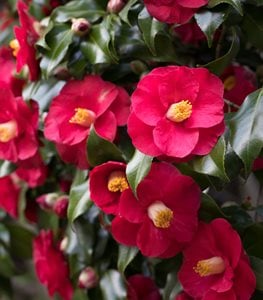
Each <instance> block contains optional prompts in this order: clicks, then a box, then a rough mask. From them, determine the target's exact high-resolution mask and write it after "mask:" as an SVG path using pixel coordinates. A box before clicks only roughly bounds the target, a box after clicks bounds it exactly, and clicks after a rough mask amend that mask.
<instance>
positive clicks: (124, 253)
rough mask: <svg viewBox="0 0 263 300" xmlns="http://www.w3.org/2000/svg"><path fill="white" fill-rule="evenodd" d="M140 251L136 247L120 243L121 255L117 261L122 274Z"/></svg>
mask: <svg viewBox="0 0 263 300" xmlns="http://www.w3.org/2000/svg"><path fill="white" fill-rule="evenodd" d="M138 251H139V250H138V248H136V247H126V246H123V245H119V255H118V263H117V266H118V270H119V272H121V273H122V274H123V273H124V271H125V269H126V268H127V266H128V265H129V263H130V262H131V261H132V260H133V259H134V257H135V256H136V255H137V253H138Z"/></svg>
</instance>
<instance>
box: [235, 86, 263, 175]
mask: <svg viewBox="0 0 263 300" xmlns="http://www.w3.org/2000/svg"><path fill="white" fill-rule="evenodd" d="M262 114H263V89H259V90H257V91H255V92H253V93H252V94H250V95H248V96H247V97H246V99H245V101H244V102H243V104H242V106H241V107H240V109H239V111H238V112H237V113H236V114H235V115H234V116H233V118H232V119H231V120H230V122H229V127H230V143H231V145H232V148H233V150H234V151H235V152H236V154H237V155H238V156H239V157H240V158H241V160H242V161H243V163H244V166H245V174H246V175H248V174H249V172H250V171H251V168H252V164H253V161H254V160H255V158H256V157H258V155H259V153H260V151H261V149H262V147H263V130H262V128H263V120H262Z"/></svg>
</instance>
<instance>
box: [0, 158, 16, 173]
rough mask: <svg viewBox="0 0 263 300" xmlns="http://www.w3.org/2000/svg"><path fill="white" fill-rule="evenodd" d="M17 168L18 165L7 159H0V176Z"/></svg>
mask: <svg viewBox="0 0 263 300" xmlns="http://www.w3.org/2000/svg"><path fill="white" fill-rule="evenodd" d="M15 169H16V165H15V164H13V163H11V162H10V161H7V160H1V161H0V177H4V176H7V175H9V174H10V173H12V172H13V171H14V170H15Z"/></svg>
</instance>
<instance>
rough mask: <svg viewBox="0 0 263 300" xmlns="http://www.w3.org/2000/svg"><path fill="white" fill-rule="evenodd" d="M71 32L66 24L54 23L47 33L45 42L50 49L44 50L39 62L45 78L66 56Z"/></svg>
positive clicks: (70, 40) (71, 35)
mask: <svg viewBox="0 0 263 300" xmlns="http://www.w3.org/2000/svg"><path fill="white" fill-rule="evenodd" d="M72 37H73V32H72V31H71V29H70V28H69V26H68V25H64V24H61V25H56V27H54V28H53V29H52V30H51V31H50V32H49V33H48V34H47V35H46V42H47V44H48V46H49V48H50V50H45V53H44V55H43V58H42V60H41V62H40V67H41V69H42V72H43V75H44V77H45V78H48V76H49V75H50V74H51V73H52V71H54V69H55V68H56V67H57V66H58V65H59V63H61V61H62V60H63V59H64V57H65V56H66V53H67V51H68V47H69V45H70V44H71V42H72Z"/></svg>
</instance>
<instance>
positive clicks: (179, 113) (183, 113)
mask: <svg viewBox="0 0 263 300" xmlns="http://www.w3.org/2000/svg"><path fill="white" fill-rule="evenodd" d="M191 114H192V104H191V102H190V101H189V100H182V101H180V102H178V103H174V104H172V105H171V106H170V107H169V109H168V111H167V113H166V118H167V119H169V120H171V121H173V122H176V123H180V122H183V121H184V120H186V119H188V118H189V117H190V116H191Z"/></svg>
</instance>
